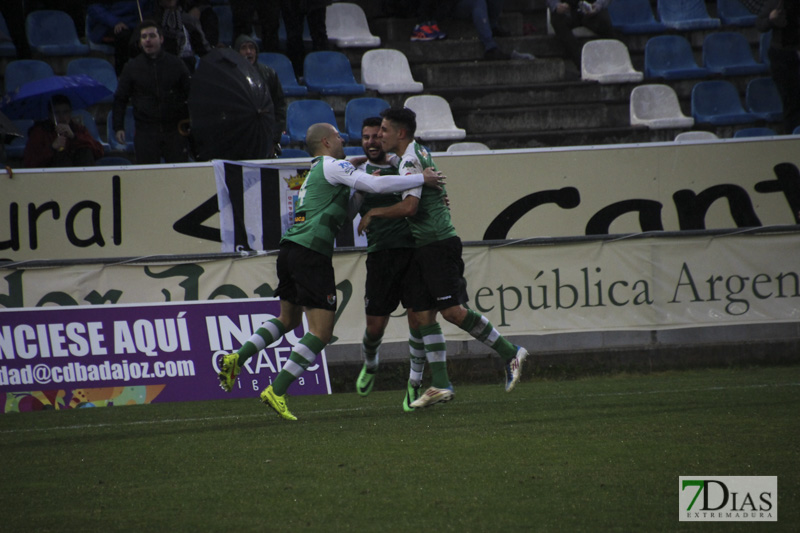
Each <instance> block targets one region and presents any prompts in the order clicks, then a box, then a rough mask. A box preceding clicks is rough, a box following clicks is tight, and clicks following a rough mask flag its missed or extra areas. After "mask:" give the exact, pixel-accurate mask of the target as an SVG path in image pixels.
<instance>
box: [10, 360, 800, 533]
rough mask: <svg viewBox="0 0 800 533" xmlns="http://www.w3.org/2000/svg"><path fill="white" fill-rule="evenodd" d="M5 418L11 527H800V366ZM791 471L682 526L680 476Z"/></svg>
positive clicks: (569, 529) (175, 529) (194, 529)
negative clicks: (270, 405)
mask: <svg viewBox="0 0 800 533" xmlns="http://www.w3.org/2000/svg"><path fill="white" fill-rule="evenodd" d="M402 395H403V392H402V391H397V390H395V391H374V392H373V393H372V394H371V395H370V396H369V397H367V398H360V397H358V396H357V395H355V394H334V395H332V396H314V397H309V396H303V397H294V398H290V400H289V406H290V409H291V410H292V412H294V414H295V415H297V416H298V417H299V418H300V420H299V421H298V422H287V421H283V420H280V419H279V418H278V417H277V415H275V414H274V413H272V412H271V411H269V410H268V409H267V408H266V407H265V406H263V405H262V404H260V403H259V401H258V399H257V396H256V394H254V397H253V399H252V400H226V401H216V402H196V403H173V404H154V405H145V406H131V407H116V408H97V409H81V410H74V411H60V412H52V411H51V412H38V413H23V414H6V415H0V473H1V474H0V475H1V476H2V480H3V484H2V486H3V490H2V491H0V524H2V528H3V530H5V531H103V532H105V531H140V532H141V531H169V532H183V531H187V532H189V531H191V532H198V531H358V530H362V531H422V530H427V531H559V532H560V531H565V532H574V531H625V532H628V531H753V530H759V531H760V530H763V531H795V530H796V529H795V528H796V526H797V524H798V523H800V444H798V436H799V435H800V429H799V428H798V412H800V366H791V367H767V368H747V369H735V370H700V371H685V372H669V373H661V374H651V375H633V376H631V375H616V376H610V377H592V378H586V379H579V380H574V381H542V380H536V379H534V380H532V381H526V382H523V383H521V384H520V385H519V386H518V388H517V389H516V390H515V391H514V392H512V393H510V394H506V393H504V392H503V389H502V385H500V384H499V383H498V384H496V385H491V386H489V385H472V386H457V387H456V397H455V400H454V401H453V402H451V403H449V404H446V405H439V406H434V407H431V408H428V409H424V410H422V411H418V412H415V413H410V414H406V413H404V412H403V411H402V408H401V407H400V402H401V400H402ZM688 475H703V476H707V475H717V476H728V475H730V476H734V475H735V476H751V475H753V476H755V475H777V476H778V502H779V506H778V522H777V523H767V524H752V523H749V524H748V523H721V524H712V523H681V522H679V521H678V476H688Z"/></svg>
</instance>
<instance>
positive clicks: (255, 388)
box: [0, 298, 331, 413]
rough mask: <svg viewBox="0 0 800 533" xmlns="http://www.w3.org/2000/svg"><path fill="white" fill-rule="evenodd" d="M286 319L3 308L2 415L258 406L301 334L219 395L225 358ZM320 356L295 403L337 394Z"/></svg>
mask: <svg viewBox="0 0 800 533" xmlns="http://www.w3.org/2000/svg"><path fill="white" fill-rule="evenodd" d="M278 314H280V302H279V300H277V299H274V298H263V299H242V300H210V301H204V302H169V303H159V304H140V305H97V306H76V307H41V308H33V309H31V308H28V309H0V409H2V412H4V413H9V412H19V411H35V410H42V409H72V408H78V407H100V406H111V405H133V404H145V403H151V402H184V401H196V400H216V399H222V398H257V397H258V394H259V392H260V391H261V390H263V389H264V388H266V387H267V386H268V385H269V384H270V383H272V381H273V380H274V379H275V377H276V376H277V374H278V372H280V371H281V368H283V365H284V363H285V362H286V361H287V360H288V359H289V354H290V353H291V351H292V346H293V345H294V344H296V343H297V341H298V340H299V339H300V338H301V337H302V336H303V334H304V333H305V329H306V327H307V326H306V324H305V321H304V324H303V326H300V327H298V328H296V329H295V330H294V331H289V332H287V333H286V335H284V336H283V337H282V338H281V339H279V340H278V341H276V342H275V343H273V344H271V345H270V346H268V347H267V348H266V349H265V350H262V351H261V352H259V353H258V354H256V355H255V356H253V357H252V358H250V360H249V361H248V362H247V363H246V364H245V365H244V366H243V367H242V372H241V374H240V375H239V379H238V380H237V383H236V385H235V386H234V388H233V390H232V391H231V392H230V393H226V392H224V391H223V390H222V389H221V388H220V387H219V380H218V379H217V372H218V371H219V366H218V365H219V363H220V362H221V360H222V356H223V355H224V354H226V353H230V352H232V351H234V350H236V349H238V348H239V346H241V345H242V344H243V343H244V342H245V341H246V340H247V339H248V338H249V337H250V336H251V335H252V333H253V332H254V331H255V330H256V329H257V328H258V327H259V326H260V325H261V324H262V323H263V322H264V321H266V320H268V319H270V318H274V317H276V316H278ZM330 393H331V387H330V379H329V376H328V365H327V360H326V358H325V352H324V351H323V352H322V353H321V354H320V356H319V357H318V358H317V360H316V361H315V364H314V365H313V366H311V367H309V368H308V370H307V371H306V372H305V373H304V374H303V375H302V376H300V378H299V379H297V381H295V382H294V383H293V384H292V386H291V387H289V394H290V395H301V394H330Z"/></svg>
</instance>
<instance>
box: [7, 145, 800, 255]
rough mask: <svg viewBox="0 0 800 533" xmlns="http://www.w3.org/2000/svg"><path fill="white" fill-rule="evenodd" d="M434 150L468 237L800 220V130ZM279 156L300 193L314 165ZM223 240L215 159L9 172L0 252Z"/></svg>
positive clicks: (208, 248) (107, 250)
mask: <svg viewBox="0 0 800 533" xmlns="http://www.w3.org/2000/svg"><path fill="white" fill-rule="evenodd" d="M434 155H435V160H436V162H437V164H438V166H439V167H440V168H441V170H443V171H444V173H445V174H446V175H447V176H448V181H447V191H448V194H449V197H450V201H451V207H452V216H453V221H454V223H455V226H456V228H457V230H458V232H459V235H460V236H461V238H462V239H463V240H464V241H467V242H469V241H481V240H495V239H528V238H532V237H547V236H550V237H561V236H578V235H603V234H623V233H640V232H650V231H661V230H666V231H678V230H693V229H722V228H735V227H764V226H773V225H790V224H797V223H798V222H800V171H798V167H800V136H785V137H782V138H777V139H776V138H771V139H769V140H763V139H728V140H723V141H719V142H704V143H696V144H686V143H652V144H645V145H618V146H602V147H582V148H564V149H532V150H519V151H499V152H494V153H489V154H482V155H463V154H434ZM270 163H271V166H273V167H276V168H279V169H282V170H281V173H280V180H282V182H285V183H287V184H289V186H288V187H289V189H291V187H292V186H291V184H290V182H292V180H293V179H295V178H296V177H297V175H298V173H301V172H298V170H300V171H302V170H303V166H304V165H303V164H299V165H298V164H291V163H288V164H287V163H283V164H282V166H281V165H272V163H274V162H270ZM287 165H288V166H287ZM265 190H266V189H265ZM261 194H262V198H261V200H262V202H260V203H259V204H258V205H260V206H262V209H263V213H262V215H261V216H262V220H261V222H262V223H264V224H266V225H269V224H271V223H272V222H270V221H271V220H274V219H276V218H280V215H275V214H273V213H271V212H270V209H271V208H267V207H264V206H271V205H274V204H275V202H274V201H272V198H267V197H268V196H270V195H271V193H270V192H263V191H262V192H261ZM267 200H269V201H267ZM286 201H288V200H284V201H283V202H284V203H286ZM283 208H286V206H283V207H282V209H283ZM264 231H265V234H266V232H268V228H265V230H264ZM221 250H222V243H221V239H220V220H219V207H218V200H217V188H216V184H215V174H214V169H213V167H212V164H211V163H202V164H200V163H198V164H188V165H168V166H142V167H137V166H132V167H121V168H117V169H109V168H99V169H61V170H37V171H33V170H31V171H18V172H15V173H14V176H13V178H8V177H6V176H3V177H2V178H0V260H10V261H27V260H35V259H91V258H107V257H140V256H145V257H146V256H151V255H164V254H177V255H181V254H206V253H217V252H220V251H221Z"/></svg>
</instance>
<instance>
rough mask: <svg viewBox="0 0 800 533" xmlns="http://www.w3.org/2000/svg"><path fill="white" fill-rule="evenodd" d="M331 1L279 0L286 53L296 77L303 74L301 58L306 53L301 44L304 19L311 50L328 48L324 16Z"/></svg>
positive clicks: (302, 58)
mask: <svg viewBox="0 0 800 533" xmlns="http://www.w3.org/2000/svg"><path fill="white" fill-rule="evenodd" d="M331 3H332V0H281V12H282V14H283V24H284V26H286V55H288V56H289V59H290V60H291V61H292V66H293V67H294V73H295V75H296V76H297V77H298V78H300V77H302V76H303V60H304V59H305V55H306V51H305V45H304V44H303V24H304V21H305V20H307V21H308V31H309V33H310V34H311V47H312V50H314V51H320V50H328V49H329V48H330V46H329V45H328V29H327V27H326V25H325V17H326V15H327V9H328V6H329V5H330V4H331Z"/></svg>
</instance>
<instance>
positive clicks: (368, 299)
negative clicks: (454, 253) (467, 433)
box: [356, 117, 425, 412]
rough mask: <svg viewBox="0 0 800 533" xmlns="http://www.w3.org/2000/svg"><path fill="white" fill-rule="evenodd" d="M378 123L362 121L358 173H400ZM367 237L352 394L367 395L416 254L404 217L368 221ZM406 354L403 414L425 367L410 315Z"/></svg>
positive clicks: (388, 198)
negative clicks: (358, 361)
mask: <svg viewBox="0 0 800 533" xmlns="http://www.w3.org/2000/svg"><path fill="white" fill-rule="evenodd" d="M380 129H381V118H380V117H371V118H367V119H366V120H364V123H363V125H362V127H361V147H362V148H363V149H364V154H366V156H367V160H366V161H365V162H364V163H362V164H361V165H359V167H358V168H359V170H363V171H365V172H367V173H368V174H373V173H375V172H378V173H380V174H381V175H384V174H398V172H397V165H398V164H399V162H400V158H399V157H397V156H396V155H393V154H392V155H389V154H387V153H386V152H384V151H383V148H382V147H381V142H380V139H379V138H378V135H379V133H380ZM356 195H357V197H356V198H357V201H358V199H361V200H362V202H361V206H360V209H359V212H360V213H361V215H362V216H363V215H365V214H366V213H367V212H369V211H370V210H371V209H374V208H377V207H389V206H392V205H395V204H397V203H398V202H400V200H402V197H401V196H400V194H399V193H389V194H365V193H360V192H356ZM366 233H367V244H368V247H367V252H368V255H367V282H366V286H365V290H364V308H365V312H366V316H367V327H366V330H365V331H364V338H363V340H362V344H361V354H362V356H363V358H364V366H363V367H362V368H361V372H360V373H359V375H358V379H357V380H356V392H358V394H359V395H361V396H367V395H368V394H369V393H370V391H372V387H373V385H374V384H375V373H376V372H377V370H378V364H379V359H380V358H379V349H380V345H381V341H382V340H383V333H384V331H385V330H386V326H387V325H388V324H389V315H390V314H391V313H392V312H393V311H394V310H395V309H397V306H398V304H399V303H400V302H401V301H403V307H407V306H406V305H405V302H404V300H403V289H404V285H403V283H404V278H405V276H406V272H407V271H408V266H409V264H410V263H411V256H412V254H413V253H414V238H413V237H412V236H411V229H410V228H409V226H408V222H407V221H406V219H405V218H382V219H376V220H374V221H373V222H372V224H371V225H370V227H369V231H368V232H366ZM408 342H409V352H410V358H411V372H410V375H409V386H408V387H407V393H406V395H405V397H404V399H403V410H405V411H407V412H408V411H413V410H414V408H413V407H411V403H412V402H413V401H414V400H416V399H417V397H418V391H419V388H420V383H421V381H422V371H423V369H424V367H425V352H424V348H423V344H422V336H421V335H420V333H419V327H418V324H417V323H416V322H414V321H413V317H412V315H409V338H408Z"/></svg>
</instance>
